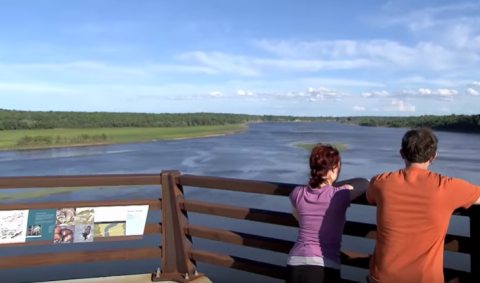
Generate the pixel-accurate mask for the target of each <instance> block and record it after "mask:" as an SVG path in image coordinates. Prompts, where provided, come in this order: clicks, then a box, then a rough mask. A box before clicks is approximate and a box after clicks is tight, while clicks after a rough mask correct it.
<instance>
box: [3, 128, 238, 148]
mask: <svg viewBox="0 0 480 283" xmlns="http://www.w3.org/2000/svg"><path fill="white" fill-rule="evenodd" d="M245 129H246V127H245V126H244V125H219V126H198V127H176V128H100V129H49V130H16V131H0V149H31V148H48V147H62V146H81V145H94V144H111V143H134V142H148V141H153V140H165V139H187V138H195V137H209V136H218V135H225V134H231V133H237V132H241V131H244V130H245Z"/></svg>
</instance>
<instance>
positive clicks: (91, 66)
mask: <svg viewBox="0 0 480 283" xmlns="http://www.w3.org/2000/svg"><path fill="white" fill-rule="evenodd" d="M7 71H8V72H15V71H17V72H20V73H22V74H28V72H33V74H34V75H37V74H38V72H41V73H47V72H51V74H55V73H56V74H71V75H83V76H105V75H120V76H151V75H155V74H157V73H205V74H217V71H216V70H214V69H211V68H208V67H205V66H196V65H174V64H144V65H115V64H109V63H105V62H97V61H75V62H67V63H50V64H35V63H33V64H32V63H30V64H0V72H7Z"/></svg>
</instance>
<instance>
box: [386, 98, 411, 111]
mask: <svg viewBox="0 0 480 283" xmlns="http://www.w3.org/2000/svg"><path fill="white" fill-rule="evenodd" d="M384 110H385V111H398V112H415V106H414V105H411V104H406V103H405V102H403V101H402V100H397V99H392V100H391V102H390V105H389V106H387V107H385V108H384Z"/></svg>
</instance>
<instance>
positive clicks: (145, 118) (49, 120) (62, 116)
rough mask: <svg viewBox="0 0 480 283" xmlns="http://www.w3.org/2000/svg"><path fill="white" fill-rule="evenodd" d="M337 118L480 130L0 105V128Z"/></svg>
mask: <svg viewBox="0 0 480 283" xmlns="http://www.w3.org/2000/svg"><path fill="white" fill-rule="evenodd" d="M295 121H299V122H308V121H312V122H313V121H337V122H341V123H351V124H357V125H360V126H372V127H375V126H384V127H405V128H412V127H429V128H432V129H435V130H441V131H455V132H472V133H480V115H448V116H433V115H423V116H410V117H379V116H371V117H368V116H363V117H353V116H352V117H297V116H273V115H244V114H226V113H185V114H147V113H110V112H54V111H49V112H40V111H16V110H1V109H0V131H1V130H28V129H54V128H65V129H67V128H71V129H81V128H85V129H87V128H125V127H194V126H214V125H229V124H243V123H252V122H295Z"/></svg>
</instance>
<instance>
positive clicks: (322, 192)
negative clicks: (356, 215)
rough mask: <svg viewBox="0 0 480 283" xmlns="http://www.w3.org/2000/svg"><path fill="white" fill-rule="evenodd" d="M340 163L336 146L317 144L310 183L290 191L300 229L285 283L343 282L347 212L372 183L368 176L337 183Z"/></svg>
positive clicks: (311, 159) (288, 265) (288, 262)
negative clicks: (343, 235) (342, 251)
mask: <svg viewBox="0 0 480 283" xmlns="http://www.w3.org/2000/svg"><path fill="white" fill-rule="evenodd" d="M341 164H342V163H341V159H340V154H339V152H338V150H337V149H335V148H333V147H332V146H330V145H323V144H318V145H317V146H316V147H315V148H314V149H313V150H312V153H311V155H310V181H309V182H308V186H299V187H296V188H295V189H294V190H293V191H292V193H291V194H290V201H291V202H292V206H293V215H294V216H295V218H296V219H297V220H298V224H299V228H298V239H297V241H296V243H295V245H294V246H293V248H292V249H291V250H290V256H289V258H288V261H287V278H286V280H285V282H286V283H310V282H312V283H313V282H315V283H322V282H325V283H336V282H340V279H341V276H340V247H341V242H342V232H343V227H344V225H345V221H346V216H345V214H346V211H347V208H348V207H349V206H350V202H351V200H353V199H355V198H357V197H358V196H360V195H361V194H363V193H364V192H365V190H366V188H367V186H368V183H369V182H368V180H367V179H351V180H347V181H343V182H341V183H336V181H337V179H338V176H339V173H340V167H341Z"/></svg>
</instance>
